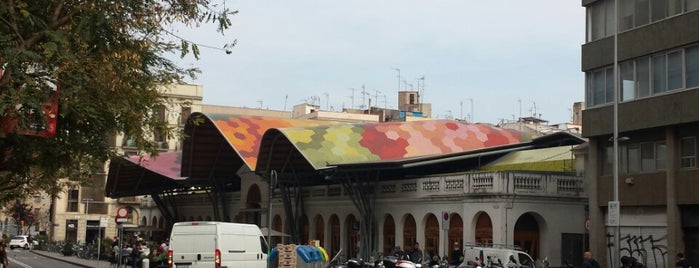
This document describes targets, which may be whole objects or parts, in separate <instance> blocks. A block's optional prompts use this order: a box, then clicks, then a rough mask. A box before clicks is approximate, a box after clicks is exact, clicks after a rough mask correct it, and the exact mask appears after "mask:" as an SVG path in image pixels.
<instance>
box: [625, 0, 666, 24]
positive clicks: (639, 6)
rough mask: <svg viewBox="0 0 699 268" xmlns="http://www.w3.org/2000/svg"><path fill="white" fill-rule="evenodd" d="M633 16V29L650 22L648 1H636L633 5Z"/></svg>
mask: <svg viewBox="0 0 699 268" xmlns="http://www.w3.org/2000/svg"><path fill="white" fill-rule="evenodd" d="M663 13H664V12H663ZM633 16H634V20H633V24H634V26H635V27H639V26H643V25H646V24H648V22H650V1H649V0H636V3H635V4H634V12H633ZM662 17H664V16H662Z"/></svg>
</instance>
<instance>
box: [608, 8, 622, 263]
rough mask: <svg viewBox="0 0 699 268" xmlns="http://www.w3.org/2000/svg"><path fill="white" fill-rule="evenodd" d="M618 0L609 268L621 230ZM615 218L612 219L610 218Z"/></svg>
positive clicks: (616, 253) (615, 259)
mask: <svg viewBox="0 0 699 268" xmlns="http://www.w3.org/2000/svg"><path fill="white" fill-rule="evenodd" d="M619 95H620V94H619V0H614V130H613V132H614V133H613V135H612V139H613V143H614V161H613V173H614V174H613V183H614V201H612V202H609V204H608V205H607V217H608V218H609V223H610V225H612V226H613V227H614V248H615V251H614V256H612V258H611V259H612V263H611V265H610V267H615V266H617V265H619V263H620V262H621V261H620V260H621V259H620V256H619V255H620V254H621V249H620V247H619V246H620V239H619V236H621V230H620V229H619V228H620V221H621V220H620V219H621V206H620V203H619ZM612 212H614V213H612ZM613 215H614V216H615V217H616V218H612V216H613Z"/></svg>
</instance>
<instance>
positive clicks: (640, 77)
mask: <svg viewBox="0 0 699 268" xmlns="http://www.w3.org/2000/svg"><path fill="white" fill-rule="evenodd" d="M648 61H649V58H647V57H645V58H640V59H638V60H636V80H637V81H638V83H637V84H636V85H637V86H638V97H639V98H643V97H648V96H650V73H649V72H650V70H649V69H650V68H649V66H648V65H649V63H648Z"/></svg>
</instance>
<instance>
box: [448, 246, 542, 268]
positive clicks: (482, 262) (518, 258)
mask: <svg viewBox="0 0 699 268" xmlns="http://www.w3.org/2000/svg"><path fill="white" fill-rule="evenodd" d="M474 264H477V265H474ZM473 266H484V267H515V268H535V267H536V265H535V264H534V260H533V259H532V257H531V256H529V254H527V253H526V252H524V251H521V250H518V249H516V248H515V247H506V246H492V247H483V246H466V247H465V248H464V263H462V264H461V265H459V267H473Z"/></svg>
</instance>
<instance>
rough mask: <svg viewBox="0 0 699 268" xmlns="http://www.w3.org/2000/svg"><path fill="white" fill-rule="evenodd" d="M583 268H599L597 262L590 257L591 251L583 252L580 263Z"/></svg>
mask: <svg viewBox="0 0 699 268" xmlns="http://www.w3.org/2000/svg"><path fill="white" fill-rule="evenodd" d="M582 267H583V268H600V266H599V263H598V262H597V261H596V260H595V259H594V258H592V253H590V252H589V251H586V252H585V253H584V254H583V263H582Z"/></svg>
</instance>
